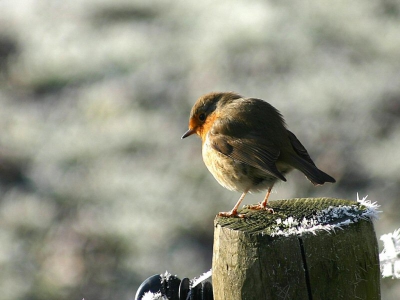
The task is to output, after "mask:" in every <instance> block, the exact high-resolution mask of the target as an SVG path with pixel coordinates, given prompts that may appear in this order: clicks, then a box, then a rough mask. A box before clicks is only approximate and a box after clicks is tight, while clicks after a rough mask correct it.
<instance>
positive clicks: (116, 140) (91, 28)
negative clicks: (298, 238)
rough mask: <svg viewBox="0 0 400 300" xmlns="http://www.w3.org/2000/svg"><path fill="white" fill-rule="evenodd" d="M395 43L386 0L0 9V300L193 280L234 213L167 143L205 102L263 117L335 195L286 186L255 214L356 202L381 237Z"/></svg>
mask: <svg viewBox="0 0 400 300" xmlns="http://www.w3.org/2000/svg"><path fill="white" fill-rule="evenodd" d="M399 28H400V3H399V2H398V1H397V0H384V1H382V0H380V1H378V0H375V1H358V0H357V1H344V0H343V1H325V0H321V1H318V2H315V1H313V2H311V1H302V2H297V1H292V2H287V1H284V2H282V1H276V0H269V1H262V0H254V1H235V2H231V1H208V0H206V1H165V0H164V1H162V0H154V1H144V0H129V1H128V0H113V1H112V0H71V1H57V0H40V1H39V0H19V1H15V0H2V1H0V129H1V131H0V290H1V293H0V299H1V300H2V299H7V300H14V299H26V300H28V299H29V300H39V299H40V300H47V299H61V300H62V299H65V300H67V299H68V300H70V299H82V298H85V299H88V300H90V299H97V300H101V299H133V297H134V295H135V292H136V289H137V288H138V286H139V284H140V283H141V282H142V281H143V280H144V279H146V278H147V277H149V276H151V275H153V274H157V273H163V272H165V270H168V271H170V272H171V273H173V274H177V275H178V277H181V278H183V277H189V278H193V277H194V276H198V275H200V274H202V273H203V272H205V271H208V270H209V269H210V268H211V256H212V240H213V220H214V217H215V215H216V213H217V212H219V211H227V210H229V209H231V208H232V207H233V205H234V204H235V203H236V201H237V199H238V197H239V196H240V195H239V194H238V193H233V192H230V191H227V190H225V189H224V188H222V187H221V186H219V184H218V183H217V182H216V181H215V180H214V178H213V177H212V175H211V174H210V173H209V172H208V171H207V169H206V167H205V166H204V164H203V162H202V158H201V142H200V139H198V138H196V137H190V138H188V139H185V140H181V139H180V137H181V135H182V134H183V133H184V132H185V131H186V130H187V123H188V117H189V112H190V109H191V107H192V105H193V104H194V102H195V101H196V99H197V98H198V97H199V96H201V95H202V94H205V93H207V92H211V91H236V92H238V93H240V94H242V95H245V96H248V97H257V98H262V99H265V100H267V101H268V102H270V103H271V104H273V105H274V106H275V107H276V108H278V109H279V110H280V111H281V112H282V113H283V115H284V116H285V118H286V121H287V124H288V127H289V128H290V129H291V130H292V131H293V132H294V133H295V134H296V135H297V137H298V138H299V139H300V140H301V141H302V143H303V144H304V145H305V147H306V148H307V149H308V150H309V153H310V155H311V157H312V158H313V159H314V161H315V162H316V164H317V165H318V166H319V167H320V168H321V169H322V170H324V171H326V172H327V173H329V174H330V175H332V176H333V177H335V178H336V179H337V183H336V184H333V185H329V184H327V185H325V186H322V187H317V188H315V187H314V186H313V185H312V184H310V183H309V182H308V181H307V180H306V178H305V177H304V176H303V175H302V174H301V173H300V172H297V171H295V172H293V173H291V174H290V175H289V176H288V182H287V183H282V184H278V185H276V188H275V189H274V190H275V191H274V193H273V194H272V195H271V198H270V199H272V200H274V199H283V198H290V197H323V196H327V197H336V198H345V199H353V200H355V199H356V197H357V196H356V194H357V192H358V193H359V194H360V197H363V196H365V195H369V197H368V199H370V200H372V201H378V203H379V204H380V205H381V210H382V213H381V217H380V219H379V220H377V221H376V222H375V229H376V232H377V236H378V238H379V236H380V235H381V234H383V233H388V232H392V231H393V230H394V229H396V228H399V227H400V214H399V197H398V195H399V193H400V184H399V183H400V151H399V148H400V29H399ZM263 197H264V195H263V194H257V195H251V196H249V197H248V198H246V201H245V203H244V204H250V203H256V202H258V201H261V200H262V199H263ZM380 246H381V245H380ZM382 290H383V291H382V292H383V297H382V299H398V298H397V297H398V294H399V293H400V282H399V281H396V280H392V279H385V280H383V281H382Z"/></svg>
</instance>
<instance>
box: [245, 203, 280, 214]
mask: <svg viewBox="0 0 400 300" xmlns="http://www.w3.org/2000/svg"><path fill="white" fill-rule="evenodd" d="M246 208H248V209H255V210H266V211H267V212H268V213H270V214H274V213H275V212H274V210H273V209H272V208H270V207H268V206H267V205H264V204H263V203H262V202H261V203H258V204H254V205H247V206H246Z"/></svg>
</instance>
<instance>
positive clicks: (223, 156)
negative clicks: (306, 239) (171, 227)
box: [182, 92, 335, 217]
mask: <svg viewBox="0 0 400 300" xmlns="http://www.w3.org/2000/svg"><path fill="white" fill-rule="evenodd" d="M192 134H197V135H199V136H200V137H201V140H202V155H203V161H204V163H205V165H206V166H207V168H208V170H209V171H210V172H211V174H213V176H214V177H215V179H216V180H217V181H218V182H219V184H221V185H222V186H223V187H225V188H227V189H229V190H233V191H238V192H241V193H242V195H241V197H240V198H239V200H238V201H237V203H236V205H235V206H234V207H233V209H232V210H231V211H229V212H220V213H219V214H218V215H219V216H224V217H234V216H238V217H244V216H243V215H241V214H238V207H239V205H240V203H241V202H242V201H243V199H244V197H245V196H246V194H247V193H248V192H260V191H263V190H267V194H266V196H265V198H264V200H263V201H262V202H261V203H259V204H257V205H253V206H250V208H251V209H264V210H268V211H270V212H273V210H272V209H270V208H268V197H269V195H270V193H271V190H272V187H273V186H274V184H275V182H276V181H277V180H282V181H286V178H285V176H284V175H285V174H286V173H288V172H289V171H291V170H292V169H297V170H299V171H301V172H303V173H304V175H305V176H306V177H307V178H308V179H309V180H310V181H311V182H312V183H313V184H314V185H321V184H324V183H325V182H335V179H334V178H332V177H331V176H329V175H328V174H326V173H324V172H323V171H321V170H320V169H318V168H317V167H316V166H315V164H314V162H313V161H312V159H311V158H310V156H309V154H308V152H307V150H306V149H305V148H304V146H303V145H302V144H301V143H300V141H299V140H298V139H297V138H296V136H295V135H294V134H293V133H292V132H291V131H289V130H288V129H286V125H285V121H284V119H283V117H282V115H281V113H280V112H279V111H278V110H277V109H276V108H274V107H273V106H272V105H271V104H269V103H268V102H266V101H264V100H261V99H256V98H244V97H242V96H240V95H238V94H236V93H233V92H227V93H209V94H206V95H204V96H202V97H200V98H199V99H198V100H197V101H196V103H195V104H194V106H193V108H192V110H191V112H190V118H189V130H188V131H186V133H185V134H184V135H183V136H182V139H183V138H186V137H188V136H190V135H192Z"/></svg>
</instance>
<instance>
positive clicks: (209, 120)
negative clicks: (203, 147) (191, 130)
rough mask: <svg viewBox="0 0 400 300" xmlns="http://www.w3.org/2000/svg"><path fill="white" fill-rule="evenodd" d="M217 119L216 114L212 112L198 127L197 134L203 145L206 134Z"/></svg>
mask: <svg viewBox="0 0 400 300" xmlns="http://www.w3.org/2000/svg"><path fill="white" fill-rule="evenodd" d="M218 117H219V114H218V113H217V112H215V111H214V112H213V113H212V114H211V115H209V116H208V117H207V119H206V121H205V122H204V124H203V125H202V126H200V127H199V129H198V131H197V134H198V135H199V136H200V137H201V140H202V142H203V143H204V141H205V139H206V135H207V133H208V132H209V131H210V129H211V127H212V126H213V124H214V122H215V120H216V119H217V118H218Z"/></svg>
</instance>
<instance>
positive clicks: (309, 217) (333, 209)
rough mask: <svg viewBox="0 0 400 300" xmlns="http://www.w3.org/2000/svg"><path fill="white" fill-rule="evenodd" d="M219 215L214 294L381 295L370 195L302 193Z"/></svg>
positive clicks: (371, 298) (245, 298)
mask: <svg viewBox="0 0 400 300" xmlns="http://www.w3.org/2000/svg"><path fill="white" fill-rule="evenodd" d="M268 204H269V207H270V208H272V209H273V210H274V213H270V212H267V211H265V210H263V211H260V210H249V209H246V208H244V209H242V210H241V211H240V213H241V214H245V218H226V217H218V216H217V217H216V219H215V221H214V223H215V231H214V249H213V268H212V272H213V275H212V276H213V279H212V280H213V287H214V288H213V290H214V299H216V300H225V299H230V300H251V299H260V300H271V299H272V300H274V299H276V300H278V299H307V300H309V299H313V300H316V299H318V300H319V299H321V300H326V299H365V300H379V299H380V286H379V282H380V269H379V260H378V252H379V251H378V244H377V240H376V236H375V232H374V228H373V224H372V222H371V220H372V219H374V218H375V217H377V213H378V211H377V208H378V205H377V204H376V203H371V202H370V201H369V200H365V198H364V199H362V200H357V201H350V200H343V199H332V198H312V199H311V198H300V199H288V200H275V201H271V202H269V203H268Z"/></svg>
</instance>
